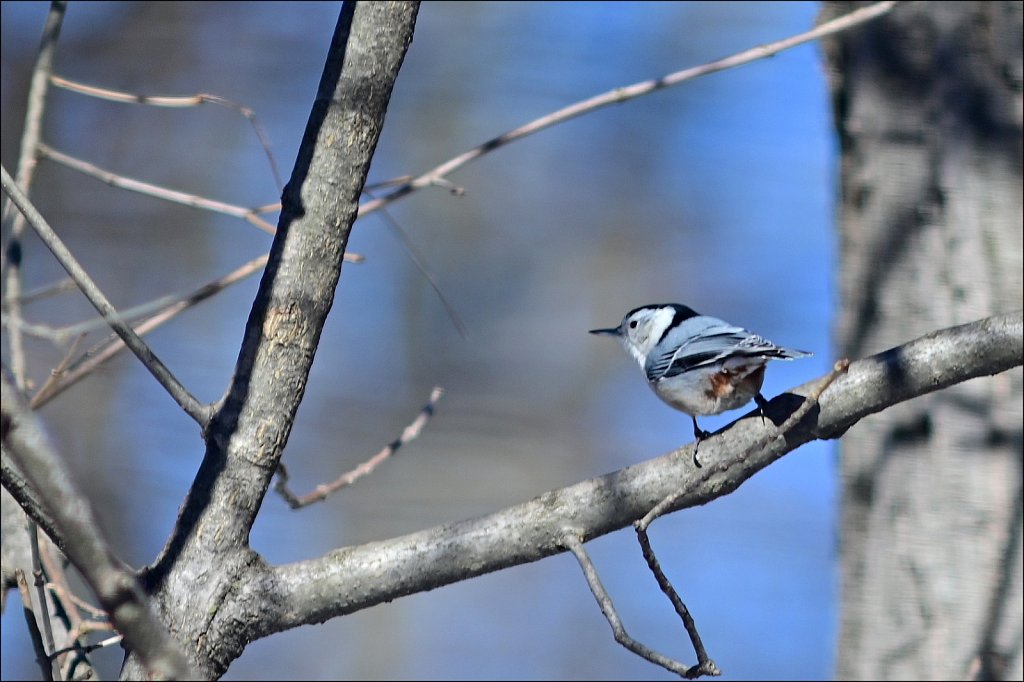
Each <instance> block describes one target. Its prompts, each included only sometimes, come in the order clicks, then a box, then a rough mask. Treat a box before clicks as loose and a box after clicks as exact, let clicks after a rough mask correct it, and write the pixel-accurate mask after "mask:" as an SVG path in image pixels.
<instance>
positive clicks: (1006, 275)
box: [826, 2, 1024, 679]
mask: <svg viewBox="0 0 1024 682" xmlns="http://www.w3.org/2000/svg"><path fill="white" fill-rule="evenodd" d="M850 7H851V3H830V4H829V5H828V6H827V8H826V14H827V15H828V16H829V17H831V16H833V15H836V14H840V13H843V12H846V11H848V10H849V9H850ZM1021 18H1022V5H1021V3H1019V2H982V3H908V4H906V5H901V6H900V7H897V8H896V10H895V11H894V12H892V13H891V14H890V15H888V16H886V17H884V18H883V19H881V20H880V21H878V22H874V23H871V24H868V25H866V26H864V27H862V28H860V29H858V30H856V31H853V32H849V33H845V34H842V35H839V36H836V37H835V38H832V39H830V40H829V41H828V42H827V44H826V52H827V56H828V61H829V66H830V68H831V72H832V74H833V81H832V88H833V97H834V103H835V109H836V125H837V127H838V131H839V135H840V139H841V143H842V172H841V183H842V204H841V210H840V240H841V246H840V266H839V286H840V290H841V299H840V315H839V325H838V345H839V353H840V355H845V356H848V357H852V358H853V357H862V356H864V355H865V354H869V353H874V352H876V351H878V350H879V349H881V348H885V347H888V346H890V345H892V344H894V343H896V342H898V341H899V340H900V339H905V338H908V337H912V336H915V335H918V334H921V333H923V332H925V331H926V330H928V329H935V328H940V327H945V326H948V325H951V324H957V323H960V322H964V321H966V320H970V319H975V318H978V317H982V316H985V315H992V314H996V313H1000V312H1004V311H1009V310H1015V309H1019V308H1020V307H1021V298H1022V294H1024V284H1022V253H1024V248H1022V228H1021V225H1022V199H1021V186H1022V178H1021V168H1022V149H1021V141H1022V137H1021V111H1022V97H1021V93H1022V59H1021V35H1022V33H1021V31H1022V21H1021ZM1022 384H1024V381H1022V374H1021V370H1020V368H1017V369H1015V370H1013V371H1011V372H1008V373H1005V374H1002V375H1000V376H996V377H991V378H985V379H978V380H975V381H971V382H968V383H964V384H961V385H958V386H955V387H953V388H950V389H948V390H945V391H941V392H937V393H933V394H931V395H929V396H927V397H923V398H918V399H917V400H913V401H910V402H907V403H903V404H901V405H898V406H896V407H894V408H893V409H890V410H887V411H885V412H884V413H881V414H878V415H874V416H872V417H871V418H870V419H867V420H864V421H863V422H862V423H860V424H858V425H857V426H855V427H854V428H852V429H851V430H850V431H849V433H848V434H847V435H846V436H845V437H844V438H843V440H842V443H841V453H842V464H841V473H842V481H841V486H842V512H841V527H840V538H841V546H842V552H841V554H842V556H841V562H842V601H841V626H840V629H841V631H840V639H839V655H838V670H837V675H838V677H840V678H842V679H964V678H976V679H1021V677H1022V675H1024V669H1022V659H1021V632H1022V613H1024V608H1022V589H1021V575H1022V567H1021V566H1022V560H1021V547H1022V483H1021V478H1022V471H1021V464H1022V453H1024V437H1022V430H1021V422H1022V397H1021V396H1022V393H1024V389H1022Z"/></svg>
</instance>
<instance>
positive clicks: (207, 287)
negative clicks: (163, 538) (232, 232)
mask: <svg viewBox="0 0 1024 682" xmlns="http://www.w3.org/2000/svg"><path fill="white" fill-rule="evenodd" d="M266 264H267V254H263V255H262V256H259V257H257V258H254V259H252V260H251V261H249V262H248V263H245V264H244V265H242V266H241V267H238V268H236V269H235V270H233V271H232V272H230V273H228V274H227V275H224V276H223V277H220V278H218V279H215V280H213V281H212V282H207V283H206V284H204V285H203V286H201V287H199V288H198V289H196V290H195V291H192V292H190V293H188V294H185V295H183V296H181V297H178V298H177V299H175V300H174V301H172V302H170V303H168V304H167V306H166V307H165V308H163V309H161V310H159V311H157V312H156V313H154V314H153V315H151V316H150V317H148V318H146V319H145V320H143V321H142V322H140V323H138V324H137V325H135V332H136V333H138V334H140V335H141V334H146V333H148V332H150V331H152V330H154V329H156V328H157V327H159V326H161V325H162V324H164V323H166V322H168V321H170V320H171V319H173V318H174V317H175V316H176V315H178V314H179V313H180V312H182V311H184V310H187V309H188V308H190V307H192V306H194V305H196V304H198V303H200V302H202V301H205V300H206V299H208V298H210V297H211V296H213V295H214V294H216V293H217V292H219V291H221V290H222V289H224V288H225V287H228V286H230V285H232V284H234V283H235V282H238V281H241V280H242V279H244V278H245V277H248V276H249V275H251V274H253V273H255V272H258V271H259V270H261V269H263V267H264V266H265V265H266ZM123 348H125V344H124V341H123V340H121V339H120V338H117V337H114V338H112V339H110V340H108V341H105V342H103V343H102V344H100V345H99V346H97V347H95V348H92V349H90V350H88V351H87V352H86V353H85V355H84V356H83V357H81V358H79V359H78V360H76V361H75V362H73V363H72V364H71V366H70V367H68V368H67V371H66V372H64V373H62V375H61V376H60V377H59V378H58V380H57V381H55V382H53V383H52V384H50V382H47V383H48V384H49V386H43V388H41V389H40V390H39V392H38V393H36V394H35V396H33V397H32V401H31V406H32V409H38V408H39V407H41V406H43V405H45V404H46V403H48V402H49V401H50V400H52V399H53V398H54V397H55V396H56V395H57V394H58V393H61V392H62V391H64V390H65V389H67V388H69V387H70V386H72V385H73V384H75V383H77V382H78V381H80V380H81V379H83V378H84V377H85V376H86V375H88V374H89V373H91V372H93V371H94V370H95V369H96V368H97V367H99V366H100V365H102V364H103V363H104V362H106V361H107V360H109V359H110V358H112V357H113V356H114V355H116V354H117V353H118V352H119V351H120V350H122V349H123Z"/></svg>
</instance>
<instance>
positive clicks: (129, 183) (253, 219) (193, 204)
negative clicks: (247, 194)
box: [39, 142, 280, 234]
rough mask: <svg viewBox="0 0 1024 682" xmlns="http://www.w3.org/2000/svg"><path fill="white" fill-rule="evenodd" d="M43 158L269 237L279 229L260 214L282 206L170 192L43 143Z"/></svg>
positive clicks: (40, 147)
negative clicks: (241, 203) (232, 220)
mask: <svg viewBox="0 0 1024 682" xmlns="http://www.w3.org/2000/svg"><path fill="white" fill-rule="evenodd" d="M39 156H40V157H41V158H44V159H49V160H50V161H53V162H54V163H58V164H60V165H62V166H64V167H66V168H70V169H71V170H75V171H78V172H79V173H82V174H84V175H88V176H89V177H91V178H95V179H97V180H99V181H100V182H103V183H105V184H108V185H110V186H111V187H117V188H119V189H124V190H129V191H131V192H137V193H139V194H145V195H146V196H150V197H154V198H156V199H163V200H164V201H169V202H171V203H174V204H180V205H182V206H188V207H190V208H195V209H200V210H205V211H212V212H214V213H222V214H224V215H229V216H231V217H233V218H241V219H242V220H244V221H246V222H247V223H249V224H251V225H255V226H256V227H258V228H259V229H261V230H263V231H264V232H266V233H267V234H274V232H276V231H277V228H276V227H274V226H273V225H271V224H270V223H268V222H267V221H265V220H263V219H262V218H260V217H259V213H261V212H263V213H270V212H273V211H275V210H278V209H279V208H280V204H277V205H274V204H270V205H268V206H260V207H255V208H246V207H245V206H236V205H234V204H229V203H227V202H224V201H217V200H216V199H207V198H206V197H201V196H199V195H198V194H191V193H189V192H180V191H178V190H174V189H168V188H167V187H162V186H160V185H154V184H152V183H149V182H143V181H142V180H136V179H134V178H129V177H126V176H124V175H119V174H117V173H113V172H111V171H108V170H105V169H103V168H100V167H99V166H96V165H95V164H92V163H89V162H88V161H84V160H82V159H79V158H76V157H74V156H71V155H70V154H65V153H64V152H60V151H57V150H56V149H54V148H53V147H50V146H49V145H47V144H45V143H42V142H41V143H39Z"/></svg>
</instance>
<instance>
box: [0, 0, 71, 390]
mask: <svg viewBox="0 0 1024 682" xmlns="http://www.w3.org/2000/svg"><path fill="white" fill-rule="evenodd" d="M66 7H67V3H66V2H64V1H63V0H59V1H55V2H52V3H51V4H50V12H49V14H48V15H47V16H46V24H45V25H44V26H43V38H42V41H41V43H40V46H39V56H38V58H37V59H36V65H35V68H34V69H33V70H32V83H31V85H30V86H29V91H28V102H27V105H26V109H25V130H24V132H23V133H22V135H21V150H20V151H19V153H18V169H17V175H18V180H17V186H18V187H20V188H21V190H22V191H23V192H25V194H26V195H28V194H29V190H30V188H31V186H32V177H33V176H34V175H35V169H36V147H37V145H38V144H39V139H40V135H41V134H42V127H43V111H44V110H45V109H46V95H47V91H48V90H49V88H48V87H47V79H48V78H49V76H50V72H51V71H52V70H53V56H54V53H55V52H56V50H57V38H58V36H59V35H60V27H61V23H62V22H63V20H64V10H65V8H66ZM11 211H12V207H11V205H10V204H8V205H7V206H5V207H4V213H3V219H4V222H7V219H8V218H9V217H10V213H11ZM24 231H25V219H24V217H22V215H21V214H20V213H18V212H17V211H15V212H14V221H13V222H12V223H11V236H10V239H9V240H8V242H7V246H6V247H5V248H4V249H3V253H2V261H0V271H3V270H5V269H6V270H7V272H6V273H3V275H4V279H5V281H6V287H5V289H6V291H5V292H4V299H5V301H4V303H5V308H6V309H7V314H8V315H9V316H10V317H11V319H13V320H15V321H19V320H21V302H20V300H19V297H20V296H21V237H22V233H23V232H24ZM7 334H8V338H9V339H10V358H11V371H12V372H13V373H14V381H15V382H16V386H17V387H18V389H19V390H24V389H25V387H26V385H27V382H26V378H27V375H26V363H25V344H24V338H23V335H22V332H21V330H20V329H19V328H17V326H16V325H15V326H12V327H10V328H8V330H7Z"/></svg>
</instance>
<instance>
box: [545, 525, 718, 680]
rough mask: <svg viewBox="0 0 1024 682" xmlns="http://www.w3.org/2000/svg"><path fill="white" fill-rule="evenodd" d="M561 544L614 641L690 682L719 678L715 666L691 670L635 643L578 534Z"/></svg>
mask: <svg viewBox="0 0 1024 682" xmlns="http://www.w3.org/2000/svg"><path fill="white" fill-rule="evenodd" d="M562 542H563V544H564V546H565V548H566V549H568V550H569V551H570V552H572V554H573V556H574V557H576V561H577V562H579V565H580V568H582V569H583V576H584V577H585V578H586V580H587V585H588V586H589V587H590V592H591V593H592V594H593V595H594V599H596V600H597V605H598V607H599V608H600V609H601V613H603V614H604V617H605V620H607V621H608V625H610V626H611V628H612V635H613V636H614V637H615V641H616V642H618V643H619V644H621V645H622V646H624V647H625V648H626V649H628V650H629V651H632V652H633V653H634V654H636V655H637V656H639V657H641V658H643V659H646V660H648V661H650V662H651V663H654V664H655V665H660V666H661V667H662V668H664V669H665V670H668V671H669V672H673V673H676V674H677V675H679V676H681V677H685V678H687V679H691V680H692V679H694V678H696V677H699V676H700V675H719V674H721V673H720V672H719V671H718V668H715V667H713V666H714V662H711V665H710V666H708V667H706V668H701V667H700V666H699V665H696V666H688V665H686V664H685V663H683V662H681V661H677V660H676V659H674V658H669V657H668V656H665V655H664V654H659V653H658V652H657V651H654V650H653V649H650V648H648V647H647V646H645V645H643V644H641V643H640V642H638V641H637V640H635V639H633V637H632V636H630V634H629V633H628V632H626V628H625V627H623V625H622V620H621V619H620V618H619V614H618V612H617V611H616V610H615V605H614V604H612V599H611V597H609V596H608V592H607V590H605V589H604V585H602V584H601V578H600V577H599V576H598V575H597V568H595V567H594V562H593V561H591V559H590V555H589V554H587V550H586V549H585V548H584V547H583V541H582V540H581V539H580V536H579V534H578V533H575V532H573V531H572V530H568V531H566V533H565V534H564V536H563V538H562Z"/></svg>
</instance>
